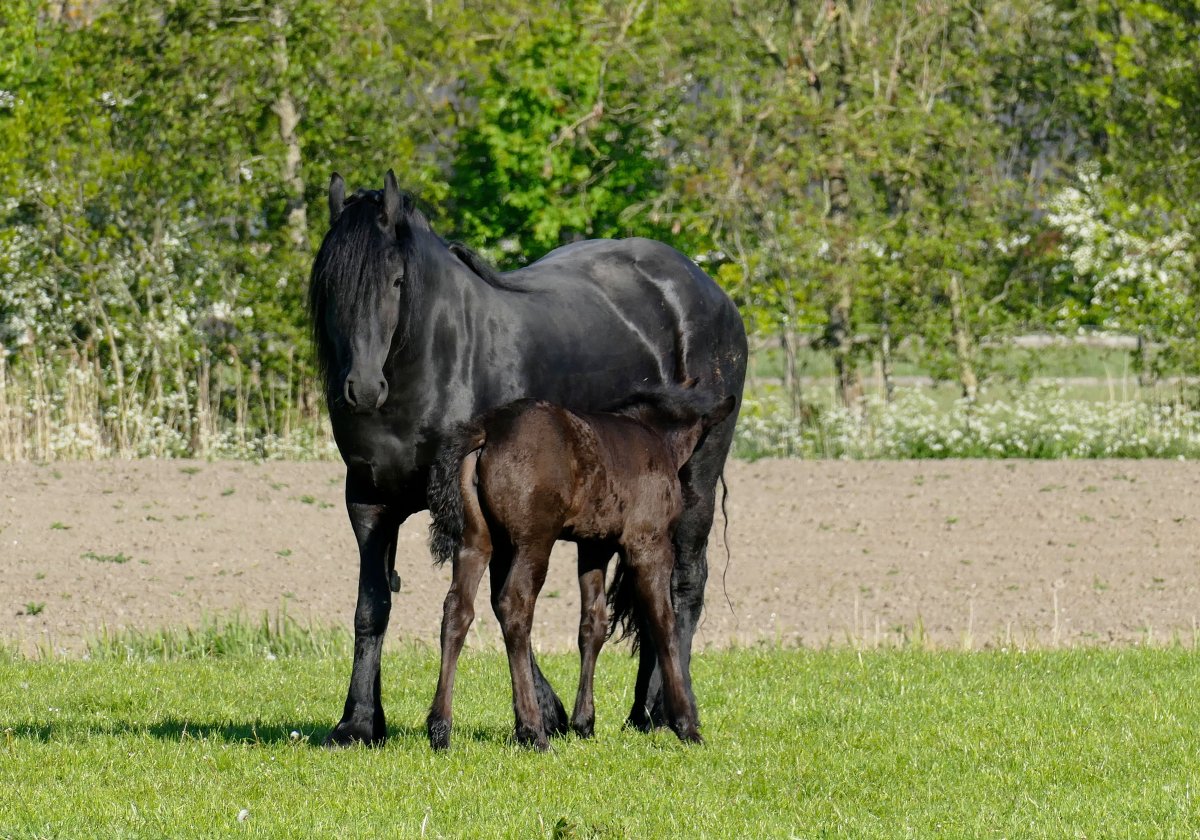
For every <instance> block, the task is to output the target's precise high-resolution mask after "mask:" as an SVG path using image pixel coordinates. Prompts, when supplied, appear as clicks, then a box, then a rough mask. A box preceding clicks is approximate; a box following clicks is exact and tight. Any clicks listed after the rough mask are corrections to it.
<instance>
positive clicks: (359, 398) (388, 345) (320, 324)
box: [309, 170, 434, 413]
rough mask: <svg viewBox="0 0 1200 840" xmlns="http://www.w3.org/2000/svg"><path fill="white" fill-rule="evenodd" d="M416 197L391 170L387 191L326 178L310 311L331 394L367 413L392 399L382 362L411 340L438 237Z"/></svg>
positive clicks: (337, 176) (310, 296) (386, 184)
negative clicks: (429, 252) (431, 244)
mask: <svg viewBox="0 0 1200 840" xmlns="http://www.w3.org/2000/svg"><path fill="white" fill-rule="evenodd" d="M433 236H434V235H433V234H432V232H431V231H430V228H429V222H427V221H426V220H425V217H424V216H423V215H421V212H420V211H419V210H417V209H416V206H415V203H414V200H413V197H412V196H411V195H409V194H408V193H406V192H401V191H400V188H399V187H398V186H397V184H396V176H395V175H394V174H393V173H392V171H391V170H388V173H387V176H386V177H385V178H384V188H383V190H358V191H357V192H355V193H354V194H353V195H351V196H350V197H349V198H346V184H345V182H344V181H343V180H342V177H341V176H340V175H337V174H334V176H333V178H332V180H331V181H330V183H329V232H328V233H326V234H325V239H324V241H323V242H322V243H321V249H320V250H319V251H318V252H317V257H316V260H315V261H314V262H313V269H312V279H311V285H310V287H309V309H310V313H311V315H312V326H313V336H314V338H315V340H316V344H317V356H318V360H319V362H320V365H321V370H322V373H323V374H324V376H325V382H326V387H327V389H328V391H329V393H330V394H331V396H332V397H333V398H334V399H335V400H337V399H339V398H340V399H344V400H345V404H346V406H347V407H349V408H350V409H351V410H353V411H355V412H359V413H370V412H372V411H375V410H377V409H379V408H382V407H383V404H384V403H385V402H386V401H387V396H388V384H387V378H386V376H385V372H384V367H385V365H386V363H387V360H388V359H389V357H390V356H391V354H392V353H393V352H394V351H395V350H397V349H399V347H400V346H401V345H403V344H404V342H405V341H406V339H407V338H408V334H409V329H410V321H411V317H410V316H411V315H412V313H413V310H414V308H415V305H416V301H417V295H418V294H419V290H420V284H419V283H418V282H417V280H418V278H419V276H420V274H421V272H422V271H423V269H424V263H425V260H424V259H423V258H422V253H423V249H422V248H421V246H422V245H423V244H427V241H428V240H430V239H431V238H433Z"/></svg>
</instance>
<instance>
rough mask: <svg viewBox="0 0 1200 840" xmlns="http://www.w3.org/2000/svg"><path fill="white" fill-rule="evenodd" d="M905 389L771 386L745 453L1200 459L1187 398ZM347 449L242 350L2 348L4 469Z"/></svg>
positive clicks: (758, 401)
mask: <svg viewBox="0 0 1200 840" xmlns="http://www.w3.org/2000/svg"><path fill="white" fill-rule="evenodd" d="M118 373H119V375H118ZM1109 390H1110V391H1111V390H1112V389H1111V388H1110V389H1109ZM1147 393H1153V392H1147ZM899 394H900V396H899V398H898V399H897V400H896V401H895V402H893V403H887V402H885V401H884V400H883V399H882V398H881V397H879V396H877V395H873V396H870V397H868V398H867V399H866V400H865V401H864V402H863V403H862V406H861V407H860V409H858V410H854V411H851V410H847V409H844V408H841V407H837V406H829V407H824V408H818V409H816V410H813V411H810V412H807V413H804V414H802V415H800V416H797V415H795V414H793V413H792V412H791V410H790V409H789V408H788V403H787V400H786V399H784V398H783V397H782V396H781V395H780V392H779V389H778V388H775V389H772V388H769V387H766V388H762V387H760V388H759V389H758V390H756V391H755V392H753V393H751V394H750V395H749V396H748V397H747V400H746V403H745V406H744V408H743V410H742V413H741V418H740V420H739V425H738V431H737V436H736V438H735V443H734V454H735V456H737V457H740V458H745V459H754V458H762V457H803V458H1151V457H1152V458H1180V457H1181V458H1196V457H1200V410H1198V409H1197V408H1195V407H1194V406H1192V405H1189V404H1187V403H1185V402H1183V401H1182V400H1180V399H1178V398H1177V399H1175V400H1159V399H1145V398H1144V395H1143V394H1142V392H1139V391H1137V390H1135V391H1134V392H1133V393H1131V394H1126V393H1121V394H1117V393H1116V392H1113V393H1111V394H1110V395H1109V397H1108V398H1107V399H1088V398H1086V397H1084V396H1078V395H1070V394H1068V392H1067V391H1066V390H1064V389H1062V388H1056V387H1052V386H1045V385H1042V386H1039V385H1031V386H1029V387H1027V388H1024V389H1023V390H1016V391H1013V392H1011V393H1010V394H1009V395H1006V396H1000V397H997V398H991V399H988V398H983V399H980V400H979V401H978V402H975V403H971V402H966V401H957V402H950V403H947V402H945V401H942V402H939V401H937V400H935V399H933V398H932V397H931V396H930V395H929V392H928V391H925V390H922V389H919V388H916V389H901V390H900V391H899ZM1097 396H1100V395H1099V393H1097ZM336 454H337V451H336V448H335V446H334V443H333V440H332V437H331V435H330V432H329V424H328V422H327V421H326V418H325V416H324V410H323V400H322V399H320V398H319V396H318V394H317V392H316V388H315V386H314V382H313V379H312V377H311V375H309V374H308V372H307V370H306V369H305V368H304V367H303V366H302V365H300V364H296V363H293V361H292V360H290V359H289V360H288V363H287V364H286V366H284V368H283V370H277V371H273V372H271V373H270V374H267V373H265V372H263V371H261V370H260V369H259V368H258V366H257V365H256V364H254V363H253V362H245V361H243V360H241V359H240V358H238V357H237V356H236V355H231V356H230V357H229V358H225V359H222V360H219V361H217V360H214V359H213V358H211V357H209V356H207V355H205V356H201V357H200V358H198V359H192V360H189V361H187V362H185V361H184V360H182V359H177V360H175V361H174V362H171V363H168V362H167V360H166V359H165V358H163V357H159V356H155V355H154V354H148V355H147V356H146V358H145V359H143V360H141V361H140V362H139V363H138V364H135V365H125V366H123V367H122V368H120V369H118V370H116V371H114V370H113V369H111V368H110V367H109V366H108V365H106V363H105V361H104V359H102V358H99V357H97V356H95V355H88V354H86V353H79V352H72V353H70V354H68V355H66V356H61V357H60V356H48V355H43V354H40V353H39V352H38V351H37V350H35V349H34V348H33V347H32V346H26V347H23V348H22V349H21V351H20V352H19V353H18V354H16V355H14V356H5V355H4V354H3V352H0V460H2V461H52V460H94V459H102V458H145V457H150V458H176V457H179V458H183V457H187V458H234V459H239V458H251V459H296V460H307V459H321V458H333V457H336Z"/></svg>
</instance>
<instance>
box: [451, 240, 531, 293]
mask: <svg viewBox="0 0 1200 840" xmlns="http://www.w3.org/2000/svg"><path fill="white" fill-rule="evenodd" d="M446 247H447V248H448V249H449V250H450V253H451V254H453V255H454V256H456V257H458V258H459V260H461V261H462V263H463V265H465V266H466V267H467V268H469V269H470V270H471V272H472V273H473V274H475V275H477V276H478V277H479V279H481V280H483V282H485V283H487V284H488V285H489V286H495V287H496V288H497V289H508V290H510V291H520V290H521V287H520V286H518V285H516V284H514V283H512V282H511V281H510V280H508V278H506V277H505V276H504V275H503V274H501V273H500V272H499V271H497V270H496V267H495V266H494V265H492V264H491V263H489V262H488V261H487V260H485V259H484V258H483V257H481V256H479V254H477V253H475V252H474V251H472V250H471V249H470V248H468V247H467V246H466V245H464V244H463V243H461V242H447V243H446Z"/></svg>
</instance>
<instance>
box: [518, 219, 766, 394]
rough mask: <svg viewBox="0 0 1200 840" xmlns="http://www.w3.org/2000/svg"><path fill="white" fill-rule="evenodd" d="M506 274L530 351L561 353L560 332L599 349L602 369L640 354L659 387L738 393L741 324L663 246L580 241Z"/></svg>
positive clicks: (708, 282) (705, 281) (717, 291)
mask: <svg viewBox="0 0 1200 840" xmlns="http://www.w3.org/2000/svg"><path fill="white" fill-rule="evenodd" d="M504 276H505V278H506V280H507V281H509V283H510V286H511V288H513V289H519V290H520V291H521V292H522V294H519V295H518V296H517V299H516V300H514V301H513V305H514V307H515V308H516V309H517V310H518V311H519V312H521V313H523V316H522V317H523V318H524V319H525V320H526V323H527V324H528V326H529V330H528V333H527V337H528V338H529V339H530V343H531V345H545V346H546V347H551V346H562V345H563V339H562V337H561V336H560V333H564V334H569V335H570V336H572V341H570V342H566V345H565V346H568V347H569V346H571V344H582V343H584V342H587V341H589V340H590V341H599V342H605V343H606V347H605V350H604V355H605V357H606V358H605V361H606V362H611V359H612V358H613V357H614V356H617V355H619V354H620V353H622V352H626V351H629V350H633V352H635V353H636V352H639V351H637V349H636V348H639V347H640V348H645V350H646V351H648V352H649V354H650V355H651V356H652V357H654V358H656V359H657V360H659V361H658V365H659V368H658V371H659V373H658V375H657V376H655V377H654V379H656V380H658V381H664V382H665V381H680V382H681V381H684V380H686V379H687V378H690V377H698V378H699V379H700V381H701V387H705V386H706V385H708V384H710V383H711V384H716V383H718V382H719V383H721V384H720V385H719V386H718V390H719V391H720V392H721V393H728V392H730V391H735V390H736V391H738V392H740V390H741V385H742V380H743V378H744V376H745V362H746V333H745V328H744V326H743V324H742V320H741V316H740V315H739V313H738V311H737V308H736V307H735V306H734V304H733V301H732V300H730V299H729V297H728V296H727V295H726V294H725V293H724V292H723V291H722V290H721V288H720V287H719V286H718V285H717V284H716V282H715V281H714V280H713V279H712V278H711V277H709V276H708V275H707V274H706V273H705V272H704V271H703V270H701V269H700V267H699V266H697V265H696V264H695V263H694V262H693V261H692V260H691V259H689V258H688V257H687V256H685V255H684V254H682V253H680V252H679V251H677V250H676V249H674V248H672V247H671V246H670V245H667V244H665V243H662V242H657V241H655V240H652V239H644V238H640V237H634V238H629V239H592V240H585V241H582V242H575V243H572V244H570V245H564V246H563V247H561V248H558V249H556V250H554V251H551V252H550V253H549V254H547V255H546V256H544V257H542V258H541V259H540V260H538V261H537V262H535V263H533V264H532V265H529V266H527V267H525V268H522V269H518V270H517V271H513V272H509V273H508V274H506V275H504ZM621 336H625V338H624V339H622V338H621ZM613 342H617V344H613ZM622 345H623V346H622ZM663 363H666V367H665V368H663V367H662V364H663ZM613 366H614V367H615V365H613ZM585 367H587V366H585ZM592 407H596V406H595V405H594V404H593V406H592Z"/></svg>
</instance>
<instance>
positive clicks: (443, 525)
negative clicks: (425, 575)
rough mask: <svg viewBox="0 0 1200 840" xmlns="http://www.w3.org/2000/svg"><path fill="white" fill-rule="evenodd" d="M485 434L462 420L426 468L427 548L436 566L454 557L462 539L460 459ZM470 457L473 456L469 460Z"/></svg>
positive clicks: (463, 484) (476, 425)
mask: <svg viewBox="0 0 1200 840" xmlns="http://www.w3.org/2000/svg"><path fill="white" fill-rule="evenodd" d="M486 438H487V435H486V433H485V432H484V429H483V426H482V425H481V424H479V423H474V422H470V423H463V424H462V425H460V426H458V427H457V428H456V429H455V430H454V431H453V432H451V433H450V435H449V436H448V437H447V438H446V441H445V442H444V443H443V444H442V447H441V449H439V450H438V453H437V457H435V458H434V460H433V465H432V466H431V467H430V468H429V490H428V498H429V514H430V516H431V517H432V518H431V520H430V522H429V549H430V551H431V552H432V553H433V562H434V563H436V564H438V565H439V566H440V565H441V564H442V563H445V562H446V561H447V560H453V559H454V558H455V557H457V556H458V549H459V547H460V546H461V545H462V540H463V492H464V491H465V489H466V481H467V477H466V476H464V475H463V474H462V472H463V468H464V463H463V462H464V460H465V459H466V457H467V456H468V455H470V454H471V453H472V452H474V451H475V450H476V449H479V448H480V447H481V446H483V443H484V441H485V440H486ZM472 460H474V459H472Z"/></svg>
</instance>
